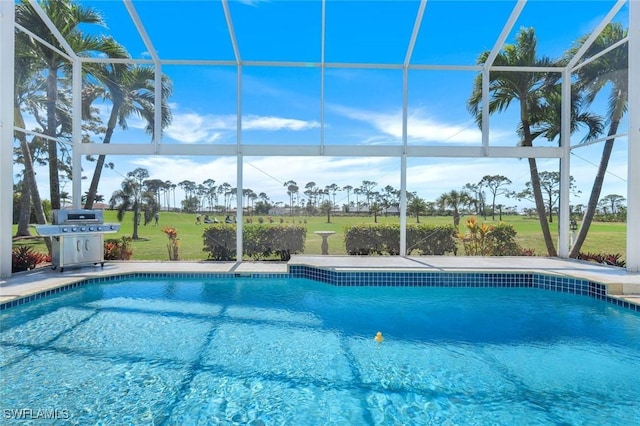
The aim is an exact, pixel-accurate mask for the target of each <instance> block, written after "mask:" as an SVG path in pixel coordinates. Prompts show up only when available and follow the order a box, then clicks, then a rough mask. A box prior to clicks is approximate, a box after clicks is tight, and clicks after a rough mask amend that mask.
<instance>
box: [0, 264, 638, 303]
mask: <svg viewBox="0 0 640 426" xmlns="http://www.w3.org/2000/svg"><path fill="white" fill-rule="evenodd" d="M288 265H308V266H315V267H319V268H328V269H333V270H336V271H357V270H373V271H378V272H381V271H425V272H427V271H441V272H473V271H478V272H488V271H494V272H538V273H544V274H553V275H562V276H570V277H576V278H582V279H587V280H591V281H594V282H598V283H602V284H606V285H607V293H608V294H609V295H610V296H612V297H617V298H620V299H623V300H626V301H628V302H630V303H634V304H636V305H639V306H640V273H631V272H627V271H626V270H624V269H622V268H616V267H612V266H606V265H599V264H596V263H593V262H583V261H578V260H572V259H571V260H567V259H557V258H546V257H463V256H415V257H406V258H403V257H399V256H302V255H301V256H293V257H292V258H291V260H290V261H289V262H241V263H237V262H204V261H198V262H169V261H166V262H132V261H128V262H107V263H105V265H104V268H101V267H100V266H93V265H91V266H83V267H67V268H65V271H64V272H62V273H61V272H60V271H59V270H55V271H54V270H51V269H50V268H39V269H36V270H33V271H27V272H20V273H17V274H14V275H12V276H11V278H9V279H1V280H0V303H4V302H7V301H10V300H13V299H16V298H20V297H24V296H28V295H32V294H38V293H41V292H43V291H46V290H51V289H54V288H57V287H61V286H64V285H66V284H69V283H73V282H76V281H80V280H83V279H86V278H93V277H100V276H108V275H122V274H128V273H132V272H142V273H144V272H178V273H180V272H181V273H189V272H193V273H207V272H212V273H216V272H218V273H240V274H241V273H251V272H266V273H286V272H287V270H288V269H287V268H288Z"/></svg>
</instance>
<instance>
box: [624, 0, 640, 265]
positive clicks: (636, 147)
mask: <svg viewBox="0 0 640 426" xmlns="http://www.w3.org/2000/svg"><path fill="white" fill-rule="evenodd" d="M628 73H629V151H628V152H629V154H628V156H627V157H628V160H627V161H628V176H627V270H628V271H629V272H640V79H638V76H639V75H640V1H638V0H630V1H629V69H628Z"/></svg>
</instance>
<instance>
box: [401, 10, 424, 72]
mask: <svg viewBox="0 0 640 426" xmlns="http://www.w3.org/2000/svg"><path fill="white" fill-rule="evenodd" d="M426 7H427V0H420V6H419V7H418V13H417V15H416V20H415V22H414V23H413V31H412V32H411V39H410V40H409V47H408V48H407V53H406V55H405V57H404V66H405V67H407V66H409V63H410V62H411V56H412V55H413V48H414V47H415V45H416V39H417V38H418V33H419V32H420V26H421V25H422V17H423V16H424V9H425V8H426Z"/></svg>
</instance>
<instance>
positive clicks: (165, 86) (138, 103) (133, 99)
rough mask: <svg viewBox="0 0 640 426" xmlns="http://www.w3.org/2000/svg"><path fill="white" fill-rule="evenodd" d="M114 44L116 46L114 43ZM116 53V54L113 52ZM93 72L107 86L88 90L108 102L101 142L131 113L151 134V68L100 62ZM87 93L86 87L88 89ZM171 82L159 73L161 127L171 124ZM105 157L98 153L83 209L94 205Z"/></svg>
mask: <svg viewBox="0 0 640 426" xmlns="http://www.w3.org/2000/svg"><path fill="white" fill-rule="evenodd" d="M112 43H114V45H115V46H118V45H117V43H115V42H112ZM111 50H113V51H114V52H117V55H119V56H120V57H128V55H127V54H126V52H125V51H124V48H123V49H122V51H121V52H118V48H117V47H114V48H113V49H111ZM114 56H115V54H114ZM94 74H95V75H96V76H97V78H98V79H99V81H100V82H101V83H102V84H103V85H104V87H106V90H103V89H101V88H100V87H96V86H94V87H95V89H94V90H92V91H91V93H92V96H93V97H94V98H98V97H100V96H101V97H102V98H103V99H109V100H110V101H111V104H112V105H111V113H110V114H109V121H108V122H107V128H106V131H105V134H104V139H103V140H102V143H104V144H108V143H111V137H112V136H113V132H114V130H115V128H116V126H120V127H121V128H122V129H124V130H126V129H127V119H128V118H129V117H131V116H135V117H138V118H141V119H143V120H144V121H145V123H146V124H147V125H146V128H145V130H146V132H147V133H148V134H151V135H152V137H153V136H154V130H155V126H154V123H155V89H154V87H155V72H154V70H153V69H152V68H149V67H141V66H130V65H125V64H99V66H97V67H95V70H94ZM87 92H88V90H87ZM171 92H172V87H171V82H170V80H169V79H168V78H167V77H166V76H162V88H161V104H162V115H161V121H162V124H161V127H162V128H163V129H164V128H166V127H167V126H168V125H169V124H170V123H171V111H170V110H169V106H168V99H169V97H170V96H171ZM105 158H106V156H105V155H103V154H101V155H99V156H98V160H97V162H96V167H95V169H94V171H93V177H92V178H91V184H90V185H89V192H88V194H87V201H86V203H85V208H86V209H90V208H92V207H93V202H94V201H95V196H96V194H97V192H98V184H99V182H100V176H101V174H102V170H103V167H104V162H105Z"/></svg>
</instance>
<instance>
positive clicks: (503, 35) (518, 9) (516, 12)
mask: <svg viewBox="0 0 640 426" xmlns="http://www.w3.org/2000/svg"><path fill="white" fill-rule="evenodd" d="M526 4H527V0H518V2H517V3H516V5H515V6H514V7H513V10H512V11H511V15H509V19H507V22H506V23H505V24H504V27H502V31H501V32H500V35H499V36H498V39H497V40H496V43H495V44H494V45H493V49H491V52H490V53H489V56H487V60H486V61H485V63H484V67H485V69H486V68H489V67H490V66H491V65H493V61H495V60H496V57H497V56H498V54H499V53H500V50H501V49H502V46H504V42H505V41H506V40H507V37H509V33H511V30H512V29H513V26H514V25H515V24H516V21H517V20H518V17H519V16H520V14H521V13H522V9H524V6H525V5H526Z"/></svg>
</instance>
